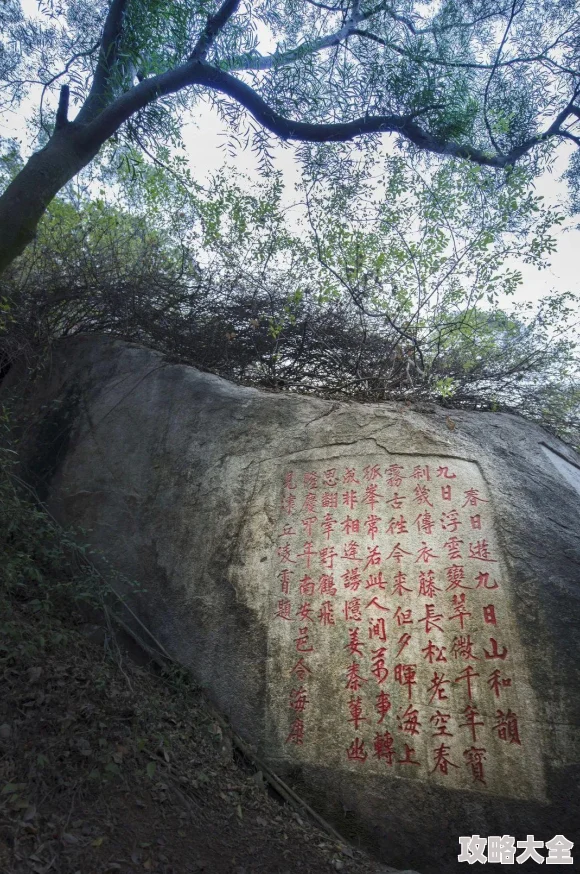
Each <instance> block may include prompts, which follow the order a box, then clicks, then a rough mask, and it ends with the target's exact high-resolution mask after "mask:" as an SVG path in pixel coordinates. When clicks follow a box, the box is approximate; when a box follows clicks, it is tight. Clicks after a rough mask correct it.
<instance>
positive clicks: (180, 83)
mask: <svg viewBox="0 0 580 874" xmlns="http://www.w3.org/2000/svg"><path fill="white" fill-rule="evenodd" d="M192 85H201V86H204V87H206V88H209V89H212V90H215V91H219V92H220V93H221V94H225V95H226V96H228V97H231V98H232V99H233V100H235V101H236V102H237V103H239V104H240V105H241V106H243V107H244V108H245V109H247V110H248V112H249V113H250V114H251V115H252V116H253V117H254V118H255V119H256V121H257V122H258V123H259V124H261V125H262V126H263V127H265V128H266V129H267V130H269V131H271V132H272V133H274V134H275V135H276V136H278V137H280V138H281V139H284V140H300V141H302V142H314V143H329V142H346V141H348V140H352V139H355V138H356V137H359V136H363V135H365V134H373V133H377V134H380V133H398V134H400V135H401V136H403V137H405V139H407V140H408V141H409V142H411V143H413V145H415V146H417V147H418V148H420V149H424V150H426V151H428V152H433V153H435V154H438V155H447V156H450V157H455V158H464V159H467V160H469V161H473V162H474V163H476V164H479V165H481V166H483V167H496V168H498V169H501V168H505V167H509V166H512V165H513V164H515V162H516V161H518V160H519V159H520V158H521V157H522V156H523V155H525V154H526V153H527V152H529V151H530V150H531V149H533V148H534V146H537V145H539V144H540V143H542V142H545V141H546V140H547V139H550V138H551V137H553V136H562V130H561V127H562V124H563V123H564V121H565V120H566V118H568V116H569V115H570V114H575V113H576V109H575V107H573V106H572V105H571V104H569V105H568V106H567V107H566V108H565V109H563V110H562V112H561V113H560V114H559V115H558V116H557V117H556V119H555V120H554V122H552V124H551V125H550V127H549V128H548V129H547V130H546V131H545V132H544V133H542V134H539V135H538V136H535V137H530V138H529V139H528V140H525V141H524V142H522V143H520V144H519V145H518V146H514V147H513V148H512V149H510V151H509V152H506V153H505V154H497V153H494V152H486V151H483V150H482V149H478V148H476V147H475V146H472V145H470V144H468V143H456V142H454V141H452V140H444V139H440V138H438V137H436V136H434V135H433V134H431V133H429V131H427V130H425V129H424V128H422V127H421V126H420V125H418V124H417V122H416V121H415V118H416V115H417V113H413V114H410V115H377V116H364V117H362V118H357V119H354V120H353V121H348V122H342V123H336V124H324V123H322V124H317V123H311V122H304V121H294V120H293V119H290V118H286V117H285V116H283V115H280V114H279V113H278V112H276V111H275V110H274V109H272V107H271V106H269V105H268V104H267V103H266V101H265V100H263V99H262V98H261V97H260V95H259V94H257V93H256V91H254V90H253V88H251V87H250V86H249V85H246V83H245V82H241V81H240V80H239V79H236V77H235V76H232V75H231V74H230V73H227V72H225V71H224V70H218V69H217V68H215V67H212V66H210V65H209V64H206V63H202V62H199V61H190V62H189V63H187V64H182V65H181V66H179V67H175V68H174V69H173V70H169V71H168V72H167V73H162V74H161V75H159V76H154V77H152V78H150V79H145V80H144V81H143V82H141V83H140V84H139V85H137V86H135V87H134V88H132V89H131V90H130V91H127V92H126V93H125V94H122V95H121V96H120V97H118V98H117V100H116V101H115V102H114V103H112V104H111V105H110V106H108V107H107V108H106V109H104V110H103V112H101V113H100V115H99V116H98V117H97V118H96V119H95V120H94V121H92V122H91V123H90V124H88V125H87V126H86V127H85V128H84V129H83V130H82V131H80V132H79V144H82V146H83V147H84V148H87V149H88V150H90V151H95V150H96V151H98V149H99V148H100V146H101V145H102V144H103V143H104V142H106V140H107V139H108V138H109V137H110V136H112V135H113V134H114V133H115V132H116V131H117V130H118V129H119V128H120V127H121V125H122V124H124V122H126V121H127V120H128V119H129V118H131V116H132V115H134V114H135V113H136V112H138V111H139V110H140V109H143V108H144V107H145V106H147V105H148V104H149V103H152V102H153V101H154V100H157V99H158V98H160V97H164V96H167V95H169V94H174V93H176V92H177V91H181V90H182V89H183V88H187V87H188V86H192ZM95 153H96V152H95Z"/></svg>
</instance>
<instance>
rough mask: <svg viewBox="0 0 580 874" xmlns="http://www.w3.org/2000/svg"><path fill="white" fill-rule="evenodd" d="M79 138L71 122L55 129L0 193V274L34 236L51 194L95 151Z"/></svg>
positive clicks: (76, 171)
mask: <svg viewBox="0 0 580 874" xmlns="http://www.w3.org/2000/svg"><path fill="white" fill-rule="evenodd" d="M78 140H79V137H78V131H77V130H76V129H75V128H74V126H73V125H67V126H66V127H65V128H63V129H62V130H59V131H56V132H55V133H54V134H53V136H52V137H51V138H50V140H49V141H48V143H47V145H46V146H45V147H44V148H43V149H41V150H40V151H39V152H35V153H34V154H33V155H32V157H31V158H30V159H29V160H28V161H27V163H26V164H25V165H24V167H23V168H22V170H21V171H20V173H19V174H18V175H17V176H16V177H15V178H14V179H13V180H12V182H11V183H10V185H9V186H8V187H7V189H6V190H5V191H4V193H3V194H2V196H0V274H1V273H2V272H3V271H4V270H5V269H6V268H7V267H8V266H9V265H10V264H11V263H12V262H13V261H14V259H15V258H17V257H18V255H20V254H21V252H22V251H23V250H24V249H25V248H26V246H27V245H28V244H29V243H30V242H31V240H33V239H34V235H35V233H36V227H37V225H38V222H39V221H40V219H41V217H42V215H43V213H44V212H45V210H46V208H47V206H48V204H49V203H50V201H51V200H52V199H53V197H54V196H55V195H56V194H57V193H58V192H59V191H60V189H61V188H62V187H63V186H64V185H66V183H67V182H70V180H71V179H73V178H74V176H76V174H77V173H78V172H79V170H82V168H83V167H86V166H87V164H89V163H90V161H91V160H92V159H93V158H94V156H95V155H96V153H97V151H98V148H97V149H95V150H92V149H90V150H89V149H87V147H86V145H84V144H83V146H80V144H79V142H78Z"/></svg>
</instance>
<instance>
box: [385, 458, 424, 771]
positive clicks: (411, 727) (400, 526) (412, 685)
mask: <svg viewBox="0 0 580 874" xmlns="http://www.w3.org/2000/svg"><path fill="white" fill-rule="evenodd" d="M425 472H426V473H425ZM422 475H426V477H427V479H429V478H430V474H429V468H428V467H427V468H424V472H423V473H422ZM384 476H385V487H386V498H385V501H386V505H387V507H388V508H389V510H391V511H392V510H395V511H398V513H399V515H398V516H397V515H396V514H395V515H393V516H391V518H390V520H389V521H388V522H387V526H386V528H385V534H387V535H390V536H391V537H393V538H394V539H395V540H396V542H395V543H394V545H392V546H390V548H388V547H387V549H386V553H387V554H386V556H385V561H386V562H389V564H388V565H387V568H388V570H387V571H386V572H387V574H394V576H393V577H392V583H393V587H392V590H391V596H392V598H393V606H392V610H393V616H392V623H393V635H394V638H395V639H396V644H395V645H396V652H394V653H393V662H394V664H393V682H394V683H397V684H398V685H399V686H400V688H401V692H402V693H403V703H402V704H401V705H400V706H399V708H398V711H397V714H396V722H397V729H398V731H399V732H400V733H401V734H403V735H404V736H406V737H405V741H404V743H403V754H402V756H401V758H397V759H396V763H397V765H405V766H407V765H412V766H414V767H418V766H420V765H421V762H420V761H419V759H418V758H417V754H416V750H415V746H414V743H415V739H416V738H417V737H418V736H419V735H420V733H421V729H422V725H423V723H422V721H421V714H420V712H419V710H418V708H417V704H416V696H417V661H416V655H414V654H413V650H414V647H415V645H416V644H415V643H414V641H413V631H414V628H413V626H414V619H413V610H412V608H411V607H409V606H406V608H405V606H404V605H408V603H409V596H410V593H412V590H413V589H412V587H413V579H412V573H411V566H410V562H411V560H412V556H413V552H412V547H411V543H410V540H409V537H408V535H409V533H410V532H409V529H408V524H409V523H408V521H407V519H406V518H405V516H404V515H403V512H404V507H405V502H406V501H409V500H411V494H410V492H413V494H414V500H415V501H416V502H417V504H419V505H421V506H422V505H423V504H424V503H425V502H426V501H428V490H427V489H425V487H424V486H415V485H414V481H415V479H416V478H417V469H415V471H414V472H413V473H411V474H409V473H408V469H407V472H406V471H405V468H404V466H403V465H402V464H398V463H396V462H394V463H392V464H390V465H389V466H388V467H387V468H386V469H385V471H384ZM404 480H409V481H410V482H408V483H407V484H406V485H405V484H404ZM402 491H404V492H405V494H401V492H402ZM416 521H417V520H416ZM424 546H425V544H424V543H423V545H422V549H421V554H423V553H424V549H423V547H424ZM417 560H419V559H417ZM395 603H396V604H397V606H396V608H395ZM393 649H395V648H393ZM407 770H408V769H407V768H406V767H405V771H407Z"/></svg>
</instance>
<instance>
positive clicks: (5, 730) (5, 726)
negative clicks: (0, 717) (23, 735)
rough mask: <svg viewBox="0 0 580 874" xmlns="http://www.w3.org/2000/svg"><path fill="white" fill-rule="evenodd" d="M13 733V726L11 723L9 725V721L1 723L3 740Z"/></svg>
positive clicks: (0, 732) (0, 730)
mask: <svg viewBox="0 0 580 874" xmlns="http://www.w3.org/2000/svg"><path fill="white" fill-rule="evenodd" d="M11 734H12V728H11V726H10V725H8V723H7V722H5V723H4V724H3V725H0V738H2V740H8V738H9V737H10V735H11Z"/></svg>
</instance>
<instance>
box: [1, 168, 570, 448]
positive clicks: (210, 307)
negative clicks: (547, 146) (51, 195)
mask: <svg viewBox="0 0 580 874" xmlns="http://www.w3.org/2000/svg"><path fill="white" fill-rule="evenodd" d="M14 161H17V157H16V155H15V154H14V153H12V155H11V156H10V155H9V156H8V161H7V166H8V170H10V169H11V168H10V163H13V162H14ZM138 162H139V159H138V156H134V162H132V163H130V164H129V165H127V164H123V165H122V168H123V170H124V172H125V173H126V174H127V175H128V178H129V179H130V180H131V185H130V186H128V187H127V188H126V189H122V190H123V191H125V195H124V197H123V198H121V200H122V202H121V203H117V204H116V205H112V204H110V203H107V202H105V201H104V200H102V199H95V198H90V197H88V196H87V195H86V193H85V194H84V193H83V191H82V188H79V187H78V186H75V187H74V188H73V187H72V186H68V187H67V189H66V190H65V191H64V192H63V194H62V195H61V196H59V197H58V198H56V199H55V200H54V201H53V203H52V204H51V205H50V207H49V209H48V211H47V213H46V215H45V216H44V218H43V219H42V220H41V223H40V225H39V231H38V235H37V237H36V239H35V241H34V243H33V244H32V245H31V246H30V247H29V248H28V249H27V250H26V252H25V253H24V254H23V256H22V257H21V258H20V259H19V260H18V261H17V262H15V264H14V265H13V266H11V267H10V268H9V269H8V270H7V271H6V272H5V274H4V275H3V277H2V279H1V280H0V298H4V300H5V301H9V302H10V306H9V311H8V313H7V315H8V318H7V320H6V324H5V330H4V332H3V334H2V336H1V337H0V355H1V358H2V361H1V362H0V364H1V365H3V366H4V367H8V366H9V365H10V362H11V361H13V360H14V359H16V358H18V357H21V356H22V355H23V354H25V355H29V356H30V358H31V359H32V360H35V358H36V356H37V355H38V354H39V352H40V354H44V355H46V354H47V352H48V351H49V350H50V348H51V347H52V344H53V343H54V342H55V341H57V340H59V339H61V338H66V337H70V336H72V335H75V334H77V333H86V332H106V333H109V334H112V335H113V336H116V337H119V338H122V339H127V340H132V341H136V342H140V343H144V344H146V345H148V346H151V347H153V348H156V349H158V350H160V351H162V352H163V353H165V355H167V356H168V357H169V359H170V360H173V361H175V360H177V361H181V362H185V363H190V364H194V365H196V366H198V367H202V368H204V369H207V370H210V371H211V372H213V373H216V374H219V375H221V376H224V377H226V378H229V379H233V380H235V381H238V382H243V383H246V384H250V385H257V386H261V387H266V388H269V389H272V390H285V391H294V392H296V391H297V392H302V393H315V394H319V395H323V396H326V397H333V398H352V399H357V400H363V401H384V400H399V401H406V402H418V401H419V402H432V401H436V402H439V403H444V404H446V405H448V406H450V407H457V406H460V407H467V408H476V409H477V408H479V409H506V408H509V409H512V410H516V411H518V412H520V413H522V414H523V415H526V416H528V417H530V418H533V419H534V420H535V421H539V422H541V423H542V424H544V425H546V426H548V427H549V428H551V429H552V430H554V431H555V432H556V433H558V434H560V435H561V436H564V437H565V438H566V439H569V440H571V441H573V442H575V443H578V442H579V440H580V420H579V416H578V409H579V405H580V389H579V387H578V376H577V374H578V362H577V353H576V347H575V343H574V336H573V334H574V326H573V324H572V320H573V317H574V311H575V309H577V305H578V301H577V300H576V299H574V297H573V295H571V294H569V293H563V294H552V295H551V296H550V297H549V298H547V299H546V300H544V301H541V302H540V303H539V305H537V306H535V307H533V306H531V305H523V304H521V303H520V304H510V302H509V298H510V295H512V294H513V292H514V291H515V290H516V288H517V287H518V284H519V282H520V280H521V277H520V275H519V273H518V271H517V269H516V267H515V266H514V265H515V264H516V263H517V261H529V262H532V263H533V264H535V265H536V266H538V267H542V266H543V265H545V264H546V261H547V259H548V258H549V256H550V255H551V253H552V252H553V251H554V246H555V240H554V238H553V237H552V235H551V228H552V224H553V222H554V221H556V222H558V221H559V220H560V218H561V217H560V216H558V215H554V213H553V212H552V211H550V210H547V209H546V208H545V207H544V206H543V204H542V200H541V198H539V197H536V196H533V195H532V194H531V193H530V191H529V190H528V189H527V186H526V181H527V176H526V174H525V173H523V172H520V171H515V172H514V173H512V174H511V175H510V177H509V179H508V180H507V181H502V180H500V179H498V178H496V177H495V176H494V175H493V174H490V172H489V171H488V170H486V169H482V168H479V167H477V166H474V165H470V164H467V163H463V164H461V163H458V164H451V163H445V164H443V165H442V166H440V167H439V168H438V169H437V170H436V171H431V172H429V173H425V172H422V171H420V170H419V169H417V168H416V167H415V166H414V165H413V163H412V162H411V161H409V160H407V159H406V158H404V157H403V156H390V157H388V159H387V161H386V164H385V166H384V167H382V168H381V170H380V175H376V174H375V175H374V176H373V177H371V178H366V171H365V169H364V167H363V168H362V170H360V174H359V171H358V170H357V165H356V164H355V163H352V164H351V165H350V171H349V174H348V178H349V179H350V183H351V184H350V186H348V185H344V184H343V182H342V180H341V178H339V177H337V178H336V179H334V180H333V179H332V178H331V179H329V178H328V177H327V175H326V173H323V174H322V175H321V176H320V177H319V176H318V173H317V170H316V168H313V172H312V173H311V174H310V176H307V177H306V178H305V179H304V180H303V182H302V184H301V186H300V189H299V191H298V194H299V199H298V201H297V202H296V204H295V205H294V207H293V209H290V208H289V207H288V204H287V202H286V200H285V197H284V190H283V185H282V179H281V176H280V174H274V175H272V176H270V177H269V178H268V179H264V180H262V181H261V182H260V183H256V181H255V180H254V182H253V184H252V185H251V186H248V185H244V184H243V180H241V179H240V178H239V177H238V176H237V175H235V176H231V175H228V174H227V173H224V172H222V173H220V174H219V175H218V176H217V177H216V178H215V179H214V180H213V182H212V183H211V184H210V185H209V186H208V188H207V189H206V190H204V191H202V190H201V189H197V190H196V189H195V188H194V187H192V186H190V187H185V186H183V185H181V183H180V182H179V180H177V179H176V178H175V176H173V175H171V174H168V173H167V172H166V171H164V170H163V169H162V168H160V167H159V166H156V165H152V164H151V163H148V162H141V164H140V165H139V163H138ZM135 163H137V168H138V171H137V174H136V180H137V181H138V184H136V181H135V179H134V178H133V175H134V173H135V172H136V171H135ZM375 171H378V167H377V166H376V165H375ZM12 172H14V171H13V168H12ZM120 181H121V182H122V181H123V180H122V179H121V180H120Z"/></svg>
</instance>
